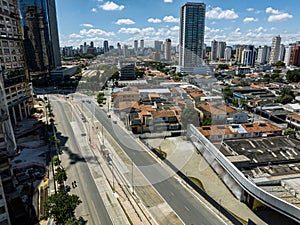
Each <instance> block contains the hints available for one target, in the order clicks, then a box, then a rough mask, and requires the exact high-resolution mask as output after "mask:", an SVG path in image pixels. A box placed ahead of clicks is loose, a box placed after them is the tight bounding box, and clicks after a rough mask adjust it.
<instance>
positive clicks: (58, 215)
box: [45, 191, 82, 224]
mask: <svg viewBox="0 0 300 225" xmlns="http://www.w3.org/2000/svg"><path fill="white" fill-rule="evenodd" d="M80 203H82V201H81V200H80V199H79V197H78V196H77V195H69V194H68V193H67V192H66V191H59V192H57V193H55V194H53V195H50V196H49V198H48V199H47V201H46V203H45V210H46V212H47V215H48V216H49V217H52V218H53V219H54V220H55V222H56V223H59V224H74V223H70V221H72V220H74V221H76V219H75V209H76V208H77V206H78V205H80ZM75 224H76V223H75Z"/></svg>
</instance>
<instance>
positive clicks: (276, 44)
mask: <svg viewBox="0 0 300 225" xmlns="http://www.w3.org/2000/svg"><path fill="white" fill-rule="evenodd" d="M280 42H281V37H280V36H279V35H278V36H275V37H273V39H272V46H271V53H270V59H269V64H273V63H277V62H278V57H279V51H280Z"/></svg>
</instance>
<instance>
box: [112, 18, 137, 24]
mask: <svg viewBox="0 0 300 225" xmlns="http://www.w3.org/2000/svg"><path fill="white" fill-rule="evenodd" d="M115 24H118V25H122V24H135V22H134V21H133V20H131V19H118V20H117V22H115Z"/></svg>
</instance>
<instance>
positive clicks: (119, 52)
mask: <svg viewBox="0 0 300 225" xmlns="http://www.w3.org/2000/svg"><path fill="white" fill-rule="evenodd" d="M117 49H118V56H121V55H122V48H121V44H120V43H119V42H118V43H117Z"/></svg>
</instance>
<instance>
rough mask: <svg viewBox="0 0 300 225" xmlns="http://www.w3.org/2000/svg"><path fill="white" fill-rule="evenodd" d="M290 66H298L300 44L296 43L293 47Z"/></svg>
mask: <svg viewBox="0 0 300 225" xmlns="http://www.w3.org/2000/svg"><path fill="white" fill-rule="evenodd" d="M290 60H291V65H293V66H297V67H299V66H300V43H299V42H296V43H295V44H294V46H293V51H292V52H291V59H290Z"/></svg>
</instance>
